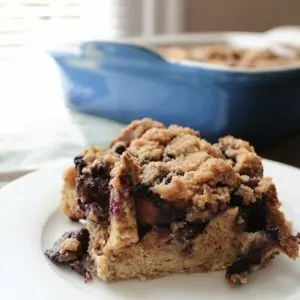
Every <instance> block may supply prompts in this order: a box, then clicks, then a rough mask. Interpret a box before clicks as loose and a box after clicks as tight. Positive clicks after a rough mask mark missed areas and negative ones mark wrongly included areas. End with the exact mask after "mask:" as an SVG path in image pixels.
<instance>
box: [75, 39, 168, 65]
mask: <svg viewBox="0 0 300 300" xmlns="http://www.w3.org/2000/svg"><path fill="white" fill-rule="evenodd" d="M80 49H81V51H82V55H83V56H84V57H85V58H88V59H99V60H100V59H101V58H102V57H103V56H109V57H112V58H114V59H130V60H135V61H142V62H146V63H151V64H153V63H155V64H157V63H167V60H165V59H164V58H163V56H161V55H160V54H158V53H157V52H155V51H152V50H151V49H148V48H146V47H142V46H139V45H134V44H126V43H119V42H107V41H87V42H82V43H81V44H80Z"/></svg>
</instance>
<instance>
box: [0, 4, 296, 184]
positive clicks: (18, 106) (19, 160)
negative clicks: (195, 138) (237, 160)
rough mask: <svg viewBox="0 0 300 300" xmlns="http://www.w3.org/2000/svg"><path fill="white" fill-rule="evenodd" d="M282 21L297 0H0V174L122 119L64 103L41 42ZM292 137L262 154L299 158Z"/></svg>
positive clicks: (42, 160)
mask: <svg viewBox="0 0 300 300" xmlns="http://www.w3.org/2000/svg"><path fill="white" fill-rule="evenodd" d="M282 25H300V1H296V0H285V1H282V0H263V1H260V0H251V1H250V0H249V1H247V0H227V1H223V0H209V1H206V0H101V1H100V0H52V1H50V0H0V104H1V108H0V140H1V143H0V172H6V174H5V176H2V179H3V178H4V177H5V178H6V179H7V178H11V177H7V176H8V175H7V174H8V173H10V174H11V175H10V176H13V177H14V176H15V175H14V172H17V174H19V173H18V172H23V171H24V172H25V171H26V170H31V169H35V168H38V167H41V166H44V165H48V164H52V163H53V162H58V161H60V160H65V159H69V157H71V156H73V155H75V154H76V153H77V152H78V151H79V149H81V148H82V147H84V146H86V145H90V144H100V145H106V144H107V141H108V140H109V139H111V138H112V137H113V136H115V135H116V134H117V133H118V132H119V131H120V129H121V128H122V126H123V125H120V124H118V123H115V122H112V121H107V120H104V119H101V118H96V117H91V116H86V115H83V114H80V113H75V112H72V111H69V110H68V109H66V108H65V107H64V104H63V100H62V99H63V97H64V94H63V92H62V91H61V89H60V84H59V78H58V75H57V69H56V67H55V66H54V64H53V62H52V61H51V60H50V59H49V57H47V55H46V54H45V50H46V49H48V48H50V47H55V46H57V45H60V44H64V43H73V42H76V41H79V40H82V39H120V38H124V37H132V36H146V37H148V36H155V35H160V34H177V33H186V32H206V31H265V30H268V29H271V28H273V27H277V26H282ZM298 140H299V138H298V137H294V138H293V139H290V140H286V141H284V142H283V143H281V144H278V145H274V146H272V149H270V150H268V149H266V150H265V151H264V152H263V153H262V154H263V155H265V156H267V157H270V158H273V159H277V160H281V161H283V162H287V163H292V164H294V165H298V166H300V163H299V162H298V161H297V159H296V160H295V159H294V156H297V157H298V154H295V155H292V154H291V152H293V153H297V152H298V151H299V150H300V147H299V142H298ZM297 147H298V148H297ZM291 149H293V151H291ZM5 178H4V179H5ZM4 179H3V180H4ZM6 179H5V180H6ZM0 180H1V176H0Z"/></svg>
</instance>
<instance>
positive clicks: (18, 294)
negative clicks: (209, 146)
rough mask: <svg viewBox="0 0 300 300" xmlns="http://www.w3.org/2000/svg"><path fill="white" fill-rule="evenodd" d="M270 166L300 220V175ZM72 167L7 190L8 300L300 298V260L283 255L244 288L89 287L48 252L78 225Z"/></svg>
mask: <svg viewBox="0 0 300 300" xmlns="http://www.w3.org/2000/svg"><path fill="white" fill-rule="evenodd" d="M264 164H265V174H266V175H272V176H273V177H274V179H275V183H276V184H277V187H278V191H279V196H280V199H281V200H282V201H283V203H284V205H283V208H284V211H285V212H286V214H287V215H288V217H289V218H291V219H293V220H294V221H295V222H296V221H297V218H298V220H300V219H299V216H300V205H299V199H300V189H299V185H300V170H298V169H295V168H293V167H289V166H286V165H283V164H279V163H276V162H271V161H265V162H264ZM64 167H65V166H64V165H61V166H58V167H57V166H56V167H53V168H48V169H44V170H41V171H38V172H35V173H32V174H29V175H27V176H25V177H23V178H21V179H18V180H17V181H15V182H13V183H11V184H9V185H7V186H6V187H4V188H3V189H2V190H1V191H0V228H1V234H0V257H1V264H0V266H1V268H0V299H3V300H4V299H6V300H7V299H12V300H20V299H30V300H47V299H67V300H83V299H97V300H99V299H101V300H106V299H107V300H110V299H113V300H115V299H130V300H140V299H143V300H147V299H155V300H160V299H164V300H165V299H172V300H179V299H180V300H181V299H197V300H199V299H230V300H234V299H239V300H240V299H244V300H245V299H251V300H253V299H264V300H267V299H272V300H276V299H290V300H291V299H300V262H293V261H290V260H288V259H287V258H286V257H284V256H283V255H282V256H280V257H279V258H278V259H276V260H275V261H274V263H272V264H271V265H270V266H269V267H268V268H266V269H265V270H262V271H260V272H257V273H256V274H253V276H252V277H251V279H250V282H249V284H247V285H246V286H242V287H238V288H232V287H230V286H229V285H228V284H227V282H226V281H225V279H224V272H217V273H208V274H192V275H173V276H168V277H165V278H160V279H155V280H150V281H146V282H143V281H138V280H128V281H124V282H119V283H113V284H105V283H102V282H101V281H99V280H97V279H95V280H93V282H91V283H88V284H85V283H84V281H83V280H82V278H81V277H79V276H78V275H77V274H73V273H72V272H70V271H68V270H67V269H64V268H60V267H57V266H55V265H53V264H51V263H50V262H49V261H48V260H47V259H46V258H45V256H44V254H43V252H44V250H45V248H47V247H50V246H51V245H52V243H53V241H54V240H55V239H56V238H57V237H59V236H60V235H61V234H62V232H64V231H65V230H68V229H70V228H74V227H75V226H76V225H74V224H72V223H70V222H69V221H68V220H67V219H66V218H65V217H63V216H62V215H60V214H59V212H58V200H59V190H60V186H61V177H62V176H61V175H62V170H63V168H64ZM294 224H295V227H297V228H300V226H298V224H297V223H294Z"/></svg>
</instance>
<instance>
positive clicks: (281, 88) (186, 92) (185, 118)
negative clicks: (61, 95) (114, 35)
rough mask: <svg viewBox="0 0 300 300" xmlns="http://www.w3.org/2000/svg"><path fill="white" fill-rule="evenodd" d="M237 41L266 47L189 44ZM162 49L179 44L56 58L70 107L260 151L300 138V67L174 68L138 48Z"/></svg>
mask: <svg viewBox="0 0 300 300" xmlns="http://www.w3.org/2000/svg"><path fill="white" fill-rule="evenodd" d="M232 40H234V41H239V42H240V41H242V42H245V41H246V42H247V43H248V44H249V45H251V44H253V41H254V40H255V41H256V42H259V43H263V42H264V39H263V38H262V37H261V36H259V37H258V36H257V35H254V34H253V35H252V34H238V33H236V34H231V35H230V34H227V35H225V34H223V35H222V34H215V35H214V34H202V35H201V34H200V35H197V38H195V36H193V35H190V36H188V38H186V39H185V40H184V42H185V43H187V42H192V41H193V42H194V43H196V42H197V41H198V44H199V43H201V41H202V42H203V41H204V42H205V43H212V42H231V41H232ZM157 41H158V42H157ZM159 41H160V43H161V44H163V43H165V44H166V43H167V44H171V43H176V40H174V39H173V40H172V38H171V40H170V38H169V40H168V39H166V38H164V37H160V39H159V38H152V40H150V41H149V40H148V42H145V43H143V41H142V42H141V41H139V40H135V41H133V42H126V43H124V42H122V43H117V42H111V41H106V42H105V41H86V42H82V43H81V44H80V45H78V46H76V47H73V48H69V49H65V50H63V49H56V50H53V51H51V52H50V54H51V56H52V57H53V58H54V59H55V61H56V62H57V64H58V66H59V69H60V70H61V74H62V77H61V78H62V84H63V90H64V92H65V99H66V104H67V106H68V107H70V108H71V109H74V110H77V111H80V112H84V113H87V114H92V115H96V116H101V117H106V118H109V119H113V120H116V121H119V122H122V123H128V122H130V121H132V120H134V119H139V118H142V117H146V116H147V117H151V118H154V119H157V120H159V121H161V122H163V123H165V124H166V125H168V124H171V123H178V124H181V125H183V126H189V127H193V128H195V129H198V130H200V131H201V134H202V136H203V137H205V138H206V139H208V140H209V141H215V140H216V139H217V138H219V137H220V136H223V135H226V134H232V135H235V136H238V137H241V138H245V139H247V140H250V141H251V142H252V143H253V144H255V145H256V146H265V145H268V144H270V143H272V142H274V141H276V140H278V139H279V138H282V137H286V136H288V135H291V134H293V133H296V132H297V131H299V130H300V67H299V66H298V67H276V68H272V69H234V68H231V67H223V66H213V65H210V64H207V63H196V62H194V63H193V62H174V61H170V60H168V59H165V58H163V57H162V56H160V55H159V54H157V53H156V52H154V51H152V50H150V49H149V48H146V47H141V46H138V45H137V44H136V42H137V43H138V44H145V45H147V46H148V45H154V44H155V42H157V43H156V44H157V45H158V44H159ZM181 42H182V39H181ZM99 130H101V129H99Z"/></svg>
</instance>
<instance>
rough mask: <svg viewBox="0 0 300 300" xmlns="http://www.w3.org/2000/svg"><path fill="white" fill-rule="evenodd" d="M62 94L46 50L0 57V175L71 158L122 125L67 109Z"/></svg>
mask: <svg viewBox="0 0 300 300" xmlns="http://www.w3.org/2000/svg"><path fill="white" fill-rule="evenodd" d="M63 100H64V99H63V93H62V89H61V85H60V80H59V72H58V69H57V67H56V65H55V63H54V61H52V59H51V58H50V57H48V56H47V55H46V54H42V53H35V54H34V53H32V55H31V56H29V55H28V56H27V57H26V58H22V59H19V60H15V61H9V60H8V61H2V62H1V61H0V141H1V142H0V181H4V179H5V178H3V176H4V175H5V174H8V177H9V176H12V173H11V171H13V173H14V172H15V171H17V172H18V171H21V172H23V171H25V170H31V169H36V168H40V167H42V166H45V165H48V164H52V163H54V162H59V161H62V160H70V158H72V157H73V156H75V155H76V154H77V153H78V152H79V151H80V149H82V148H83V147H85V146H88V145H94V144H97V145H101V146H105V145H107V143H108V142H109V140H110V139H111V138H112V137H114V136H115V135H117V134H118V133H119V131H120V130H121V127H122V126H121V125H120V124H117V123H115V122H112V121H108V120H105V119H100V118H95V117H92V116H88V115H83V114H80V113H76V112H72V111H70V110H68V109H67V108H66V107H65V106H64V101H63ZM7 172H10V173H7ZM1 174H2V177H1ZM3 174H4V175H3ZM16 174H17V173H16Z"/></svg>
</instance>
